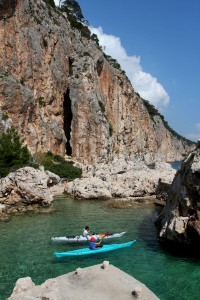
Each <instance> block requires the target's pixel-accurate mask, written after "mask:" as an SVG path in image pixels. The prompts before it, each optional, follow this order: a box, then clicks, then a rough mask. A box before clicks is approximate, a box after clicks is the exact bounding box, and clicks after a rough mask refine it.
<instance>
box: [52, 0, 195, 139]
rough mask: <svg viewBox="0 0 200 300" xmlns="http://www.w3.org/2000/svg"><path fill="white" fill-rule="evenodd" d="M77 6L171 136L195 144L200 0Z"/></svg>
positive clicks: (102, 0)
mask: <svg viewBox="0 0 200 300" xmlns="http://www.w3.org/2000/svg"><path fill="white" fill-rule="evenodd" d="M55 2H57V0H56V1H55ZM77 2H78V3H79V5H80V7H81V9H82V13H83V15H84V18H85V20H87V21H88V22H89V25H90V28H91V31H92V32H94V33H96V34H97V35H98V37H99V41H100V44H101V45H102V46H103V47H104V52H105V53H106V54H108V55H111V56H112V57H113V58H116V59H117V60H118V62H119V63H120V64H121V67H122V69H124V70H125V72H126V74H127V76H128V77H129V79H130V81H131V82H132V85H133V87H134V89H135V90H136V91H138V92H139V93H140V95H141V96H142V97H143V98H144V99H146V100H148V101H149V102H151V103H152V104H153V105H154V106H156V107H157V108H158V110H159V111H160V112H161V113H162V114H163V115H164V117H165V119H166V121H167V122H168V123H169V125H170V126H171V127H172V128H173V129H174V130H175V131H177V132H178V133H179V134H181V135H183V136H184V137H186V138H189V139H191V140H194V141H196V140H197V139H200V101H199V100H200V99H199V98H200V17H199V12H200V0H124V1H120V0H77Z"/></svg>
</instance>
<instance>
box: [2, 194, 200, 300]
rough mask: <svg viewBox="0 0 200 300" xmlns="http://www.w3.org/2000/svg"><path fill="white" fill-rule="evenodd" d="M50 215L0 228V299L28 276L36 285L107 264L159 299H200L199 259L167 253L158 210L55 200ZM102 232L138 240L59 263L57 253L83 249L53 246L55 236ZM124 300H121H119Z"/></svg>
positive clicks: (27, 217)
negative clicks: (158, 224) (85, 230)
mask: <svg viewBox="0 0 200 300" xmlns="http://www.w3.org/2000/svg"><path fill="white" fill-rule="evenodd" d="M53 206H54V208H55V211H54V212H52V213H37V214H36V213H28V214H24V215H18V216H14V217H12V219H11V220H10V221H8V222H1V223H0V257H1V260H0V299H1V300H4V299H6V298H7V297H9V296H10V295H11V293H12V290H13V287H14V285H15V282H16V281H17V279H18V278H21V277H26V276H30V277H31V278H32V280H33V282H34V283H35V284H41V283H42V282H44V281H45V280H46V279H48V278H52V277H56V276H59V275H62V274H65V273H68V272H71V271H75V270H76V269H77V268H78V267H81V268H84V267H87V266H91V265H94V264H101V263H102V262H103V261H104V260H108V261H109V262H110V263H111V264H113V265H114V266H116V267H118V268H120V269H121V270H123V271H124V272H127V273H128V274H130V275H132V276H134V277H135V278H136V279H138V280H140V281H141V282H143V283H144V284H146V285H147V287H148V288H150V289H151V290H152V291H153V292H154V293H155V294H156V295H157V296H158V297H159V298H160V299H161V300H172V299H176V300H186V299H187V300H197V299H198V300H199V299H200V258H198V257H196V258H192V257H191V256H190V257H188V256H186V255H183V254H181V255H177V254H172V253H171V252H167V251H166V249H164V248H163V247H162V246H161V245H160V244H159V242H158V241H157V239H156V228H155V226H154V220H155V219H156V218H157V216H158V213H159V212H160V209H161V208H160V207H158V206H153V205H137V206H135V207H134V208H127V209H113V208H108V207H107V206H106V202H105V201H96V200H94V201H93V200H92V201H91V200H90V201H80V200H73V199H70V198H66V197H57V198H56V200H55V201H54V204H53ZM86 225H90V228H91V229H92V230H93V231H95V232H99V233H105V232H106V231H108V230H109V231H111V232H121V231H127V233H126V234H125V235H124V236H123V237H122V238H120V239H116V240H115V241H112V242H115V243H118V242H125V241H130V240H133V239H136V240H137V242H136V243H135V244H134V245H133V246H132V247H130V248H125V249H121V250H117V251H114V252H108V253H102V254H97V255H95V256H91V257H89V256H88V257H82V258H81V257H80V258H67V259H65V260H62V261H57V260H56V259H55V258H54V256H53V252H54V251H66V250H72V249H74V248H80V247H82V246H81V245H79V244H75V245H53V244H52V243H51V242H50V237H51V236H63V235H70V234H71V235H73V234H78V233H80V234H81V232H82V229H83V227H84V226H86ZM104 243H108V242H104ZM116 300H123V299H116Z"/></svg>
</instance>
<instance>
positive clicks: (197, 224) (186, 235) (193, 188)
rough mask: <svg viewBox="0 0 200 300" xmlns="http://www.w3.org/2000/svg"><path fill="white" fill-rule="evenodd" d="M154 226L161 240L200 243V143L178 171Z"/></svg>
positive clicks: (189, 243)
mask: <svg viewBox="0 0 200 300" xmlns="http://www.w3.org/2000/svg"><path fill="white" fill-rule="evenodd" d="M156 225H157V227H158V229H159V237H160V238H161V239H163V240H171V241H175V242H179V243H183V244H188V245H194V244H195V245H200V143H198V144H197V148H196V150H195V151H193V152H191V153H190V155H189V156H188V157H187V158H186V159H185V160H184V161H183V163H182V165H181V168H180V169H179V170H178V171H177V173H176V175H175V178H174V180H173V183H172V185H171V187H170V190H169V195H168V198H167V203H166V206H165V207H164V209H163V210H162V212H161V214H160V216H159V218H158V220H157V221H156Z"/></svg>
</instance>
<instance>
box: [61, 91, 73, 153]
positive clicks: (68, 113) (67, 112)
mask: <svg viewBox="0 0 200 300" xmlns="http://www.w3.org/2000/svg"><path fill="white" fill-rule="evenodd" d="M63 113H64V132H65V136H66V138H67V142H66V145H65V147H66V154H67V155H69V156H71V155H72V147H71V145H70V138H71V123H72V118H73V114H72V107H71V99H70V97H69V89H67V91H66V93H65V94H64V101H63Z"/></svg>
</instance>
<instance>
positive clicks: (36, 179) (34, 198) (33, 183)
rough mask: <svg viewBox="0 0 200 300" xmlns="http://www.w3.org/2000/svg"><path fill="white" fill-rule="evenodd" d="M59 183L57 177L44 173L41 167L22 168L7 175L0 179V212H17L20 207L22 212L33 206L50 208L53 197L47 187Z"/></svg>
mask: <svg viewBox="0 0 200 300" xmlns="http://www.w3.org/2000/svg"><path fill="white" fill-rule="evenodd" d="M59 181H60V177H59V176H57V175H56V174H53V173H51V172H45V171H44V168H42V167H41V168H40V169H39V170H37V169H34V168H31V167H24V168H21V169H18V170H17V171H15V172H12V173H10V174H8V176H6V177H5V178H1V179H0V204H1V212H2V210H4V211H5V210H6V211H7V212H9V211H13V210H16V208H17V210H19V207H21V206H23V211H24V210H26V207H27V209H28V206H31V205H33V204H38V205H41V206H50V204H51V202H52V201H53V196H52V194H51V192H50V188H49V187H50V186H52V185H54V184H57V183H58V182H59Z"/></svg>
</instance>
